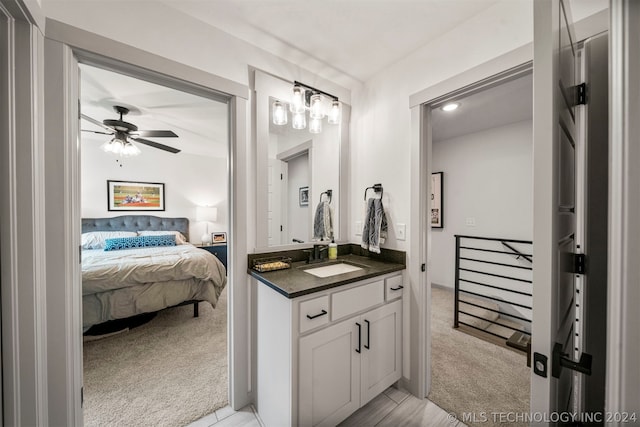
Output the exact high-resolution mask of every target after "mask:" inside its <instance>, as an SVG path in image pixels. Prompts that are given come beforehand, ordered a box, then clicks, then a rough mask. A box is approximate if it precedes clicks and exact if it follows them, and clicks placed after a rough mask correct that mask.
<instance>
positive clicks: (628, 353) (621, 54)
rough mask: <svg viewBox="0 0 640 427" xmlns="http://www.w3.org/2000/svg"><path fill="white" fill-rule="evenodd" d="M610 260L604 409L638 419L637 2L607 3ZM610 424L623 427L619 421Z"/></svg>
mask: <svg viewBox="0 0 640 427" xmlns="http://www.w3.org/2000/svg"><path fill="white" fill-rule="evenodd" d="M609 7H610V19H611V23H610V34H609V61H610V62H609V259H608V264H609V265H608V285H609V289H608V307H607V311H608V325H607V341H608V342H607V368H606V369H607V372H606V382H607V386H606V395H605V402H606V407H605V410H606V411H608V412H610V413H613V414H616V413H617V414H621V413H623V412H635V413H636V415H637V416H638V415H640V412H639V411H640V398H639V397H638V393H637V390H638V389H637V387H638V384H640V366H639V365H638V363H637V360H638V354H639V353H640V341H639V340H638V339H637V337H638V333H637V329H636V327H637V325H638V324H640V311H638V309H637V304H638V302H639V301H640V288H639V287H638V286H637V285H638V282H640V270H639V269H638V260H637V258H634V257H635V256H637V255H638V253H640V230H639V227H638V223H637V218H638V217H640V197H639V196H638V187H640V174H638V164H640V147H639V146H638V140H639V139H640V123H639V121H638V117H640V102H639V101H638V97H637V96H635V97H633V96H630V94H634V93H635V94H637V93H639V91H640V82H638V79H637V76H638V73H640V67H639V66H638V64H640V58H639V55H640V53H639V52H640V42H639V40H640V28H638V25H637V22H638V19H640V3H639V2H637V1H635V0H619V1H611V2H610V5H609ZM611 425H622V423H621V422H620V421H617V422H612V423H611Z"/></svg>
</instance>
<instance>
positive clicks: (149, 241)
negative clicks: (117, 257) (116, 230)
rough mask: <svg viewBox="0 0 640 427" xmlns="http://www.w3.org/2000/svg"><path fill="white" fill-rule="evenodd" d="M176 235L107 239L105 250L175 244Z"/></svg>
mask: <svg viewBox="0 0 640 427" xmlns="http://www.w3.org/2000/svg"><path fill="white" fill-rule="evenodd" d="M175 245H176V236H175V235H173V234H167V235H163V236H137V237H121V238H117V239H107V240H106V243H105V245H104V250H105V251H118V250H121V249H136V248H151V247H158V246H175Z"/></svg>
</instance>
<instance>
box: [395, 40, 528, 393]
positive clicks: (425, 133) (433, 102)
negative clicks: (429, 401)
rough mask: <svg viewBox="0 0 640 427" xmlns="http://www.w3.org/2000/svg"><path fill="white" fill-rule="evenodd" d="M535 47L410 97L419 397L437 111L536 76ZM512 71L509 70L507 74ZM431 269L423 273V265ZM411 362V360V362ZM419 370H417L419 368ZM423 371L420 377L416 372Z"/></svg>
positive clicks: (425, 381) (426, 368) (412, 353)
mask: <svg viewBox="0 0 640 427" xmlns="http://www.w3.org/2000/svg"><path fill="white" fill-rule="evenodd" d="M532 47H533V46H532V44H531V43H529V44H527V45H525V46H522V47H520V48H518V49H514V50H512V51H510V52H508V53H506V54H504V55H501V56H499V57H497V58H494V59H493V60H490V61H488V62H485V63H483V64H480V65H478V66H476V67H474V68H471V69H469V70H467V71H465V72H463V73H461V74H458V75H456V76H454V77H452V78H450V79H447V80H444V81H442V82H440V83H438V84H436V85H434V86H432V87H430V88H427V89H425V90H423V91H420V92H418V93H416V94H414V95H412V96H411V97H410V107H411V200H413V201H414V202H413V203H412V204H411V215H410V219H411V224H413V226H414V227H416V228H417V229H418V233H414V234H413V235H416V236H418V238H416V239H411V241H410V246H409V247H410V253H411V254H416V256H411V257H408V258H407V271H408V275H409V283H410V286H409V299H410V301H411V303H412V307H413V304H415V306H416V310H411V311H410V316H409V319H408V321H409V330H410V331H418V332H417V333H416V334H415V335H414V334H413V333H412V336H416V335H417V336H418V339H417V340H411V343H409V363H410V373H411V375H410V376H409V381H408V383H407V384H406V385H407V387H408V388H409V391H411V392H412V393H413V394H415V395H416V396H419V397H426V396H427V395H428V394H429V392H430V391H431V258H430V256H429V252H430V250H431V227H430V223H429V221H427V218H428V217H429V215H428V212H429V206H428V204H427V197H425V195H426V194H429V192H430V190H431V189H430V185H431V157H432V156H431V148H432V140H431V108H432V107H433V106H437V105H440V104H443V103H444V102H446V101H447V100H449V99H452V98H456V97H460V96H462V95H465V94H470V93H472V92H476V91H479V90H482V89H486V88H489V87H491V86H495V85H498V84H500V83H503V82H505V81H507V80H509V79H513V78H516V77H518V76H521V75H524V74H526V73H530V72H531V69H532V62H531V60H532V57H533V53H532ZM505 70H506V71H505ZM423 263H424V264H425V265H426V271H422V264H423ZM405 360H406V359H405ZM415 367H417V368H415ZM414 369H417V371H418V372H417V375H416V374H415V373H414Z"/></svg>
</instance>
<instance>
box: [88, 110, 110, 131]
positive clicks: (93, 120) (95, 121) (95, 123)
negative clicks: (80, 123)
mask: <svg viewBox="0 0 640 427" xmlns="http://www.w3.org/2000/svg"><path fill="white" fill-rule="evenodd" d="M81 116H82V118H83V119H85V120H86V121H88V122H89V123H93V124H94V125H96V126H100V127H101V128H102V129H105V130H113V129H111V128H110V127H109V126H105V125H104V124H103V123H102V122H99V121H97V120H96V119H94V118H92V117H89V116H87V115H86V114H81Z"/></svg>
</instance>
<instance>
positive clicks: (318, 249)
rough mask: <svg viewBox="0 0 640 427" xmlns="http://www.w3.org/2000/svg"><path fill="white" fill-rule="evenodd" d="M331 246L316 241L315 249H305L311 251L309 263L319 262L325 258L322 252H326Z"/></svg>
mask: <svg viewBox="0 0 640 427" xmlns="http://www.w3.org/2000/svg"><path fill="white" fill-rule="evenodd" d="M327 249H329V247H328V246H327V245H321V244H319V243H316V244H314V245H313V249H308V250H304V252H308V253H309V259H308V260H307V264H310V263H314V262H319V261H322V260H323V259H324V257H323V256H322V253H323V252H325V251H326V250H327Z"/></svg>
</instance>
